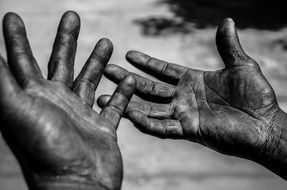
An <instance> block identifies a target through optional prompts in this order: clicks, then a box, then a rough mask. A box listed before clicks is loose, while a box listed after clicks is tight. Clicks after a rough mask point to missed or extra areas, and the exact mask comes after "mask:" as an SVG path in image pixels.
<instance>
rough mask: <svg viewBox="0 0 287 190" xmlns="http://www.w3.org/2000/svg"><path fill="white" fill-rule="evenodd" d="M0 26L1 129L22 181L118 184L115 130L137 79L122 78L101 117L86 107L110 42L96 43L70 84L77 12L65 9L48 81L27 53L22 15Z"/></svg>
mask: <svg viewBox="0 0 287 190" xmlns="http://www.w3.org/2000/svg"><path fill="white" fill-rule="evenodd" d="M3 28H4V36H5V42H6V48H7V57H8V65H9V68H8V67H7V66H6V64H5V62H4V60H3V59H2V58H1V60H0V112H1V114H0V121H1V132H2V134H3V136H4V138H5V140H6V141H7V143H8V145H9V146H10V147H11V149H12V150H13V152H14V154H15V155H16V157H17V158H18V160H19V162H20V164H21V167H22V170H23V173H24V175H25V177H26V180H27V182H28V186H29V187H30V188H31V189H97V190H98V189H120V187H121V181H122V173H123V168H122V167H123V166H122V158H121V154H120V150H119V147H118V145H117V140H116V129H117V126H118V124H119V121H120V118H121V115H122V112H123V111H124V109H125V107H126V106H127V104H128V102H129V99H130V98H131V96H132V93H133V91H134V88H135V80H134V79H133V78H132V77H126V78H125V79H124V80H123V81H122V82H121V83H120V84H119V86H118V88H117V89H116V91H115V93H114V95H113V97H112V98H111V101H110V102H109V103H108V104H107V106H106V107H105V108H104V109H103V110H102V111H101V113H100V114H98V113H97V112H95V111H94V110H93V109H92V106H93V103H94V91H95V90H96V87H97V86H98V83H99V81H100V79H101V75H102V70H103V69H104V67H105V65H106V63H107V62H108V60H109V58H110V56H111V53H112V50H113V46H112V43H111V42H110V41H109V40H108V39H102V40H100V41H99V42H98V43H97V45H96V46H95V49H94V50H93V52H92V54H91V56H90V57H89V59H88V60H87V62H86V64H85V66H84V67H83V69H82V71H81V73H80V74H79V75H78V77H77V78H76V80H75V81H74V82H73V64H74V58H75V53H76V44H77V37H78V33H79V28H80V20H79V17H78V15H77V14H76V13H74V12H71V11H69V12H66V13H65V14H64V15H63V17H62V19H61V22H60V24H59V28H58V32H57V37H56V40H55V43H54V47H53V52H52V54H51V58H50V61H49V69H48V70H49V71H48V72H49V74H48V80H46V79H44V78H43V76H42V74H41V71H40V69H39V67H38V65H37V63H36V61H35V59H34V57H33V55H32V51H31V49H30V46H29V42H28V39H27V37H26V32H25V27H24V23H23V21H22V20H21V18H20V17H19V16H18V15H16V14H15V13H8V14H7V15H6V16H5V18H4V20H3ZM10 71H11V72H10ZM15 79H16V80H15Z"/></svg>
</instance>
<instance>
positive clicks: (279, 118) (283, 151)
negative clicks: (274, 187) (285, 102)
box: [253, 108, 287, 179]
mask: <svg viewBox="0 0 287 190" xmlns="http://www.w3.org/2000/svg"><path fill="white" fill-rule="evenodd" d="M253 160H254V161H256V162H257V163H259V164H261V165H263V166H265V167H267V168H268V169H270V170H272V171H273V172H274V173H276V174H278V175H280V176H281V177H283V178H285V179H286V177H287V114H286V113H285V112H284V111H282V110H281V109H280V108H279V109H278V111H277V112H276V114H275V116H274V118H273V120H272V122H271V125H270V126H269V128H268V130H267V138H266V141H265V143H264V144H263V146H262V147H260V149H259V151H258V152H257V154H256V156H255V159H253Z"/></svg>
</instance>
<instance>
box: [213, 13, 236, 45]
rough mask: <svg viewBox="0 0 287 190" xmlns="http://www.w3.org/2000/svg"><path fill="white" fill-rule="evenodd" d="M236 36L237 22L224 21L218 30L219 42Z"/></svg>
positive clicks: (228, 19) (227, 19)
mask: <svg viewBox="0 0 287 190" xmlns="http://www.w3.org/2000/svg"><path fill="white" fill-rule="evenodd" d="M234 35H236V29H235V22H234V21H233V20H232V19H231V18H226V19H224V20H223V21H222V22H221V24H220V25H219V27H218V30H217V35H216V39H217V42H220V41H219V40H221V38H225V37H226V36H229V37H233V36H234Z"/></svg>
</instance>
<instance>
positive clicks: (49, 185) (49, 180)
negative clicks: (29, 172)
mask: <svg viewBox="0 0 287 190" xmlns="http://www.w3.org/2000/svg"><path fill="white" fill-rule="evenodd" d="M30 182H31V181H30ZM28 186H29V189H30V190H108V189H110V188H108V187H106V186H104V185H103V184H101V183H98V182H96V181H94V180H92V179H90V178H89V177H86V176H77V175H58V176H51V175H40V176H39V175H34V176H33V181H32V183H29V182H28Z"/></svg>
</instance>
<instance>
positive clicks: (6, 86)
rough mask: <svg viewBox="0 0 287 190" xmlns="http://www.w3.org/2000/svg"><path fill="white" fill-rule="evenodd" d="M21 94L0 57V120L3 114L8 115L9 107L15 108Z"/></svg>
mask: <svg viewBox="0 0 287 190" xmlns="http://www.w3.org/2000/svg"><path fill="white" fill-rule="evenodd" d="M21 94H22V90H21V88H20V87H19V86H18V84H17V82H16V81H15V79H14V77H13V76H12V74H11V73H10V71H9V69H8V67H7V65H6V63H5V61H4V60H3V58H2V57H1V56H0V112H1V118H2V119H3V113H8V112H9V109H10V108H11V107H13V108H15V106H16V104H17V101H19V96H20V95H21ZM16 107H17V106H16Z"/></svg>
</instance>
